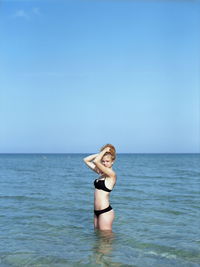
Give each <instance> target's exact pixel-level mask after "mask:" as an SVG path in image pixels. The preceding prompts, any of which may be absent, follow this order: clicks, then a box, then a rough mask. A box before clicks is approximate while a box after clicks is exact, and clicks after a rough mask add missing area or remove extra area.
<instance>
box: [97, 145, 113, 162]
mask: <svg viewBox="0 0 200 267" xmlns="http://www.w3.org/2000/svg"><path fill="white" fill-rule="evenodd" d="M106 147H110V152H106V153H105V155H111V158H112V160H115V159H116V150H115V147H114V146H113V145H111V144H106V145H104V146H102V148H101V149H100V151H102V150H104V148H106Z"/></svg>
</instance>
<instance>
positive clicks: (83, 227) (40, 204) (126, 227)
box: [0, 154, 200, 267]
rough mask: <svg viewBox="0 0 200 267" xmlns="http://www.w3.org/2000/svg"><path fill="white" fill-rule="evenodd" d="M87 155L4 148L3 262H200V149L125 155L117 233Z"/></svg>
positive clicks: (114, 196) (0, 195)
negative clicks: (103, 217) (101, 220)
mask: <svg viewBox="0 0 200 267" xmlns="http://www.w3.org/2000/svg"><path fill="white" fill-rule="evenodd" d="M84 156H86V154H1V155H0V266H1V267H9V266H50V267H51V266H117V267H118V266H138V267H139V266H141V267H148V266H153V267H157V266H160V267H166V266H181V267H184V266H187V267H188V266H192V267H193V266H200V229H199V225H200V164H199V163H200V154H119V155H118V158H117V161H116V163H115V166H114V169H115V171H116V172H117V175H118V176H117V179H118V180H117V184H116V187H115V188H114V190H113V191H112V192H111V205H112V207H113V208H114V210H115V221H114V225H113V233H112V234H107V235H106V234H104V233H101V232H99V231H94V230H93V180H94V179H95V178H97V175H96V174H95V173H94V172H92V171H91V170H90V169H89V168H87V167H86V166H85V164H84V162H83V161H82V158H83V157H84Z"/></svg>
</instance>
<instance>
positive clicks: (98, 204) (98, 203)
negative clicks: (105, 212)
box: [94, 176, 113, 210]
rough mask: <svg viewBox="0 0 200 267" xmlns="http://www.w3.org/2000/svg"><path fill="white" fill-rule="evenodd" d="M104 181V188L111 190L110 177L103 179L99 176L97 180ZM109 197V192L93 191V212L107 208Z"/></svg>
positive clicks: (111, 182)
mask: <svg viewBox="0 0 200 267" xmlns="http://www.w3.org/2000/svg"><path fill="white" fill-rule="evenodd" d="M104 179H105V186H106V187H107V188H108V189H110V190H112V188H113V181H112V178H110V177H105V176H104V177H103V176H100V177H99V178H98V180H104ZM109 196H110V192H106V191H104V190H99V189H96V188H95V191H94V209H95V210H102V209H105V208H107V207H108V206H109Z"/></svg>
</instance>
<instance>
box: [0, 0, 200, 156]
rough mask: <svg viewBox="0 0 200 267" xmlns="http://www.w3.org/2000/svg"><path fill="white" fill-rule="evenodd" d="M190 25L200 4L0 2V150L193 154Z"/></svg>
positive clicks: (193, 40) (198, 41) (195, 39)
mask: <svg viewBox="0 0 200 267" xmlns="http://www.w3.org/2000/svg"><path fill="white" fill-rule="evenodd" d="M199 26H200V2H199V1H131V0H124V1H120V0H116V1H114V0H112V1H111V0H108V1H106V0H104V1H100V0H99V1H98V0H94V1H92V0H87V1H86V0H73V1H72V0H66V1H59V0H57V1H53V0H37V1H25V0H24V1H17V0H16V1H14V0H13V1H12V0H4V1H1V5H0V29H1V30H0V35H1V42H0V58H1V60H0V77H1V88H0V120H1V130H0V153H12V152H14V153H34V152H37V153H40V152H41V153H45V152H46V153H51V152H52V153H70V152H74V153H79V152H80V153H81V152H85V153H90V152H97V151H98V149H99V147H101V146H102V145H103V144H105V143H112V144H113V145H115V146H116V149H117V151H118V152H121V153H196V152H198V153H199V152H200V115H199V113H200V100H199V97H200V94H199V88H200V79H199V72H200V69H199V68H200V64H199V61H200V49H199V47H200V36H199Z"/></svg>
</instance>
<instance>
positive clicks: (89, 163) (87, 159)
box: [83, 154, 100, 174]
mask: <svg viewBox="0 0 200 267" xmlns="http://www.w3.org/2000/svg"><path fill="white" fill-rule="evenodd" d="M97 156H98V154H93V155H90V156H87V157H85V158H84V159H83V160H84V162H85V163H86V165H87V166H88V167H89V168H90V169H92V170H93V171H95V172H96V173H98V174H99V173H100V171H99V169H98V168H97V166H96V165H95V164H94V163H93V162H92V161H93V160H95V158H96V157H97Z"/></svg>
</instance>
